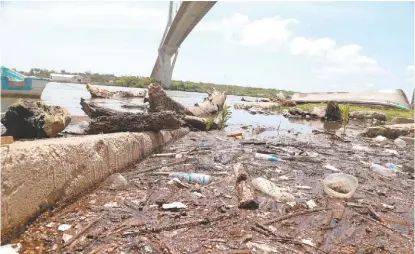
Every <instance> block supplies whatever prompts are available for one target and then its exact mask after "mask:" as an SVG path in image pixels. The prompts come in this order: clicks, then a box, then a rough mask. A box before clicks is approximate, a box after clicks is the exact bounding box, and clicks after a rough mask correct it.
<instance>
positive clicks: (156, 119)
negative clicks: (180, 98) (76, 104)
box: [81, 99, 183, 134]
mask: <svg viewBox="0 0 415 254" xmlns="http://www.w3.org/2000/svg"><path fill="white" fill-rule="evenodd" d="M81 105H82V110H83V111H84V112H85V113H86V114H87V115H88V116H89V117H90V118H91V119H93V120H92V121H91V122H90V123H89V127H88V130H87V133H89V134H98V133H113V132H126V131H131V132H140V131H159V130H164V129H178V128H180V126H181V124H182V123H183V121H182V120H181V118H182V116H180V115H178V114H177V113H176V112H172V111H163V112H156V113H151V114H148V113H127V112H119V111H116V110H112V109H107V108H103V107H100V106H98V105H96V104H95V103H91V102H86V101H85V100H84V99H81Z"/></svg>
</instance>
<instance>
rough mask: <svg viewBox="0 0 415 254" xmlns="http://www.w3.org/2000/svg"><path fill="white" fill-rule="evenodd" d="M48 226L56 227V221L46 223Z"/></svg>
mask: <svg viewBox="0 0 415 254" xmlns="http://www.w3.org/2000/svg"><path fill="white" fill-rule="evenodd" d="M45 226H46V227H47V228H54V227H55V226H56V223H55V222H49V223H48V224H46V225H45Z"/></svg>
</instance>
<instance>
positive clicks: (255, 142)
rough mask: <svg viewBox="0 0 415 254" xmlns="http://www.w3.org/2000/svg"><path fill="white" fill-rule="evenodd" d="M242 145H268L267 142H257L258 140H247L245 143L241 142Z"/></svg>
mask: <svg viewBox="0 0 415 254" xmlns="http://www.w3.org/2000/svg"><path fill="white" fill-rule="evenodd" d="M241 144H242V145H266V144H267V142H263V141H256V140H245V141H241Z"/></svg>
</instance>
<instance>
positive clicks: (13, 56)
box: [0, 1, 414, 99]
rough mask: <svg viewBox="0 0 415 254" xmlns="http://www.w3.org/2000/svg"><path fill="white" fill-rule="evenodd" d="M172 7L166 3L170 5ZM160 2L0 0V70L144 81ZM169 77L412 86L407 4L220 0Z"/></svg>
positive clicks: (308, 88) (299, 85) (314, 87)
mask: <svg viewBox="0 0 415 254" xmlns="http://www.w3.org/2000/svg"><path fill="white" fill-rule="evenodd" d="M178 4H179V2H174V9H175V10H176V9H177V8H178ZM168 8H169V3H168V2H167V1H163V2H157V1H154V2H120V1H117V2H2V5H1V17H0V18H1V20H0V26H1V27H0V28H1V35H0V47H1V64H3V65H5V66H8V67H12V68H17V69H19V70H29V69H30V68H35V67H36V68H47V69H54V70H57V71H59V70H66V71H72V72H84V71H92V72H98V73H113V74H116V75H138V76H149V75H150V74H151V71H152V68H153V66H154V62H155V60H156V57H157V48H158V46H159V43H160V40H161V38H162V35H163V31H164V28H165V26H166V22H167V15H168ZM173 79H175V80H191V81H197V82H212V83H218V84H232V85H242V86H254V87H266V88H277V89H286V90H293V91H300V92H312V91H314V92H323V91H356V90H370V89H389V88H401V89H403V90H404V91H405V92H406V93H407V95H408V99H411V97H412V92H413V88H414V2H293V1H291V2H259V1H255V2H226V1H219V2H217V3H216V4H215V6H214V7H213V8H212V9H211V10H210V12H209V13H208V14H207V15H206V16H205V17H204V18H203V19H202V21H201V22H200V23H199V24H198V26H197V27H196V28H195V29H194V30H193V31H192V32H191V34H190V35H189V36H188V37H187V38H186V40H185V41H184V42H183V44H182V45H181V48H180V49H179V55H178V58H177V62H176V66H175V69H174V72H173Z"/></svg>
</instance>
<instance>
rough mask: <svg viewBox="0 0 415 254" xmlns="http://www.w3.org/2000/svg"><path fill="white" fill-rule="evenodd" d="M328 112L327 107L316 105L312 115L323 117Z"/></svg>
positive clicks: (311, 112)
mask: <svg viewBox="0 0 415 254" xmlns="http://www.w3.org/2000/svg"><path fill="white" fill-rule="evenodd" d="M325 114H326V108H325V107H315V108H313V109H312V110H311V111H310V115H311V117H315V118H322V117H324V115H325Z"/></svg>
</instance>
